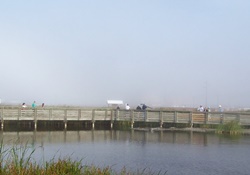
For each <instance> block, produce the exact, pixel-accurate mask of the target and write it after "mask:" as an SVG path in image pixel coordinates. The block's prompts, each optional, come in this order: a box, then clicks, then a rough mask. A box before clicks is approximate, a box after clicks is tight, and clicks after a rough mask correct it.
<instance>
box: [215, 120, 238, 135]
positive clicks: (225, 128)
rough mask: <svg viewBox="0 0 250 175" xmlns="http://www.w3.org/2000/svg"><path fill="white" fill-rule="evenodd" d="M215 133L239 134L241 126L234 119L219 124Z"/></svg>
mask: <svg viewBox="0 0 250 175" xmlns="http://www.w3.org/2000/svg"><path fill="white" fill-rule="evenodd" d="M216 132H217V133H220V134H221V133H228V134H241V133H242V127H241V126H240V125H239V122H238V121H236V120H234V121H230V122H228V123H225V124H222V125H219V126H218V127H217V131H216Z"/></svg>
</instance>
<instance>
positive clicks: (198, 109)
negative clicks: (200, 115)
mask: <svg viewBox="0 0 250 175" xmlns="http://www.w3.org/2000/svg"><path fill="white" fill-rule="evenodd" d="M197 111H199V112H211V109H210V107H208V108H206V107H205V108H204V107H203V106H202V105H200V107H198V108H197Z"/></svg>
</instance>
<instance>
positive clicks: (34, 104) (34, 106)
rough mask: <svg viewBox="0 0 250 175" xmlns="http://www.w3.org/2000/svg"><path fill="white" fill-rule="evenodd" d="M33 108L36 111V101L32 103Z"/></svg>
mask: <svg viewBox="0 0 250 175" xmlns="http://www.w3.org/2000/svg"><path fill="white" fill-rule="evenodd" d="M31 107H32V109H33V110H35V109H36V101H34V102H33V103H32V106H31Z"/></svg>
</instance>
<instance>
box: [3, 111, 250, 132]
mask: <svg viewBox="0 0 250 175" xmlns="http://www.w3.org/2000/svg"><path fill="white" fill-rule="evenodd" d="M0 118H1V128H3V127H4V122H5V121H34V126H35V129H36V127H37V121H58V122H64V124H65V128H67V122H68V121H90V122H91V123H92V127H93V128H94V124H95V121H110V124H111V128H112V127H113V123H114V121H129V122H130V123H131V127H132V128H133V125H134V123H135V122H152V123H159V127H162V126H163V124H164V123H183V124H190V126H191V127H192V126H193V124H223V123H227V122H230V121H234V120H236V121H238V122H239V124H240V125H250V113H247V112H245V113H243V112H209V113H202V112H192V111H164V110H146V111H138V110H114V109H110V108H101V109H86V108H45V109H39V108H38V109H35V110H32V109H30V108H27V109H21V108H19V107H1V110H0Z"/></svg>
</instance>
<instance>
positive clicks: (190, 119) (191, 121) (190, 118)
mask: <svg viewBox="0 0 250 175" xmlns="http://www.w3.org/2000/svg"><path fill="white" fill-rule="evenodd" d="M189 121H190V128H193V112H190V114H189Z"/></svg>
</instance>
